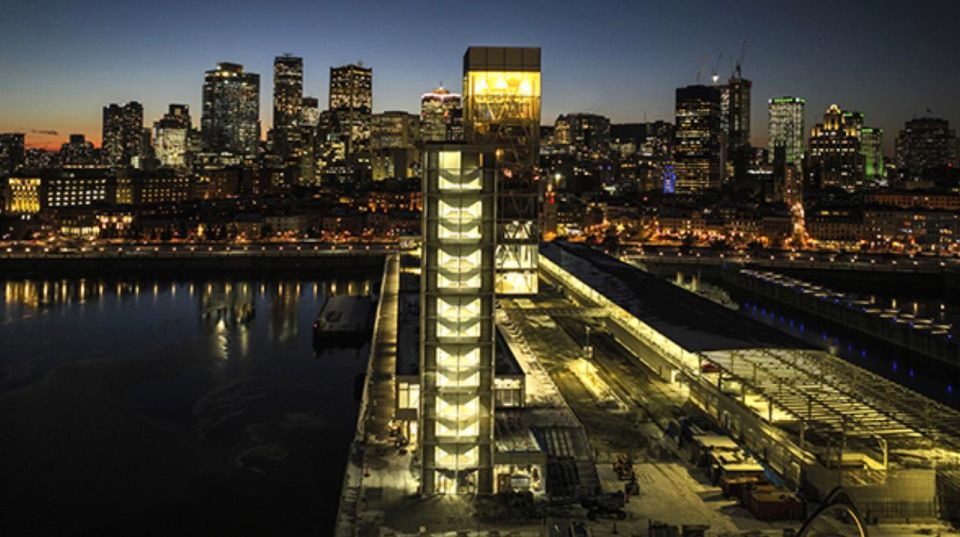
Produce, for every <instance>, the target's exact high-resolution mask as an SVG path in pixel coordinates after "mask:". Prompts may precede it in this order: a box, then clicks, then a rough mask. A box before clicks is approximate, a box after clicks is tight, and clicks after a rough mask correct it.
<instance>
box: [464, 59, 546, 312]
mask: <svg viewBox="0 0 960 537" xmlns="http://www.w3.org/2000/svg"><path fill="white" fill-rule="evenodd" d="M463 96H464V106H463V108H464V109H463V128H464V137H465V138H466V140H467V142H468V143H471V144H476V145H485V146H487V145H488V146H493V147H495V148H496V149H497V152H498V155H499V162H500V171H499V172H498V179H497V180H498V183H497V193H498V194H497V213H496V214H497V292H498V293H504V294H535V293H536V292H537V288H538V281H537V255H538V252H537V245H538V241H539V236H540V233H539V231H538V227H539V223H538V219H539V214H540V213H539V198H540V195H541V189H540V181H539V177H538V176H537V159H538V156H539V146H540V49H539V48H520V47H470V48H468V49H467V51H466V53H465V54H464V56H463Z"/></svg>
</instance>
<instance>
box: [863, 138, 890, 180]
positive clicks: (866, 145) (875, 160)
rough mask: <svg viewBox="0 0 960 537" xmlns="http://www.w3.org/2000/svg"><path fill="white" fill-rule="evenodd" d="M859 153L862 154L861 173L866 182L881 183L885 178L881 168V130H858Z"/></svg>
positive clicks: (884, 171)
mask: <svg viewBox="0 0 960 537" xmlns="http://www.w3.org/2000/svg"><path fill="white" fill-rule="evenodd" d="M860 153H862V154H863V173H864V176H865V178H866V180H867V182H868V183H876V182H878V181H882V180H883V179H884V178H885V177H886V170H885V168H884V167H883V129H879V128H876V127H863V128H862V129H860Z"/></svg>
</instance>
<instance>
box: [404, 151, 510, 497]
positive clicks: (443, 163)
mask: <svg viewBox="0 0 960 537" xmlns="http://www.w3.org/2000/svg"><path fill="white" fill-rule="evenodd" d="M499 151H500V150H499V149H493V148H492V147H491V148H489V149H481V148H479V147H476V146H469V145H463V144H439V143H437V144H427V146H426V151H425V159H426V164H425V168H426V173H425V174H424V181H423V199H424V209H423V241H424V243H423V256H422V258H421V284H420V304H421V308H420V334H421V337H422V339H421V343H420V394H421V398H420V405H421V406H420V408H421V411H420V414H419V416H420V426H419V438H420V445H419V448H420V460H421V466H422V471H423V474H422V479H421V481H420V487H421V491H422V492H423V493H424V494H444V493H446V494H458V493H459V494H488V493H491V492H493V452H494V443H493V435H494V363H495V358H494V353H495V350H494V345H495V343H494V342H495V339H494V338H495V332H494V331H495V329H496V327H495V323H494V296H495V295H494V287H495V283H494V282H495V270H494V266H495V261H494V259H495V257H496V240H497V233H496V223H495V221H494V218H493V214H494V211H495V204H496V188H497V169H496V168H497V156H496V154H497V153H498V152H499Z"/></svg>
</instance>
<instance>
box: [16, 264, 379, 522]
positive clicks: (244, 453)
mask: <svg viewBox="0 0 960 537" xmlns="http://www.w3.org/2000/svg"><path fill="white" fill-rule="evenodd" d="M378 279H379V274H367V273H359V274H357V273H355V274H351V275H350V276H349V277H338V276H336V275H330V276H329V277H328V279H325V280H317V281H313V280H310V281H308V280H302V279H301V280H297V279H259V280H255V279H229V278H227V279H219V280H211V279H195V280H182V279H181V280H176V281H169V280H167V281H155V280H149V279H144V278H140V279H139V280H134V279H126V280H123V279H121V280H97V279H89V278H88V279H85V280H80V279H70V280H7V281H0V287H2V288H3V294H2V296H0V435H2V436H0V479H2V481H3V490H4V494H3V497H4V498H5V499H4V500H3V505H2V506H0V511H2V513H3V514H2V516H0V519H2V521H0V525H2V526H3V531H2V533H3V534H4V535H157V534H167V535H328V534H330V533H331V532H332V527H333V522H334V515H335V512H336V507H337V500H338V496H339V492H340V484H341V480H342V475H343V469H344V465H345V460H346V454H347V449H348V445H349V442H350V440H351V438H352V436H353V431H354V425H355V420H356V412H357V408H358V403H357V399H356V397H355V395H356V394H355V389H354V385H355V379H356V377H357V375H358V374H360V373H362V372H363V371H364V369H365V367H366V357H367V351H368V347H367V346H364V347H362V348H360V349H352V348H346V349H342V348H341V349H322V350H321V352H320V355H319V356H315V355H314V349H313V346H312V328H311V325H312V322H313V320H314V318H315V316H316V314H317V311H318V309H319V307H320V305H321V304H322V301H323V297H324V296H325V295H327V294H343V293H348V294H369V293H370V292H371V291H375V290H376V289H375V288H376V286H377V282H378Z"/></svg>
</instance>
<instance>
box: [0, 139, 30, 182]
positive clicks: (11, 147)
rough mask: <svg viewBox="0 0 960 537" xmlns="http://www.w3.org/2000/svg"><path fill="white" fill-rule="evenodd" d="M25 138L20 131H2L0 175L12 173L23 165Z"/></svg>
mask: <svg viewBox="0 0 960 537" xmlns="http://www.w3.org/2000/svg"><path fill="white" fill-rule="evenodd" d="M24 140H25V137H24V134H23V133H20V132H5V133H0V175H7V174H11V173H13V172H15V171H17V168H19V167H20V166H22V165H23V162H24V158H25V155H26V154H25V151H24Z"/></svg>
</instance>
